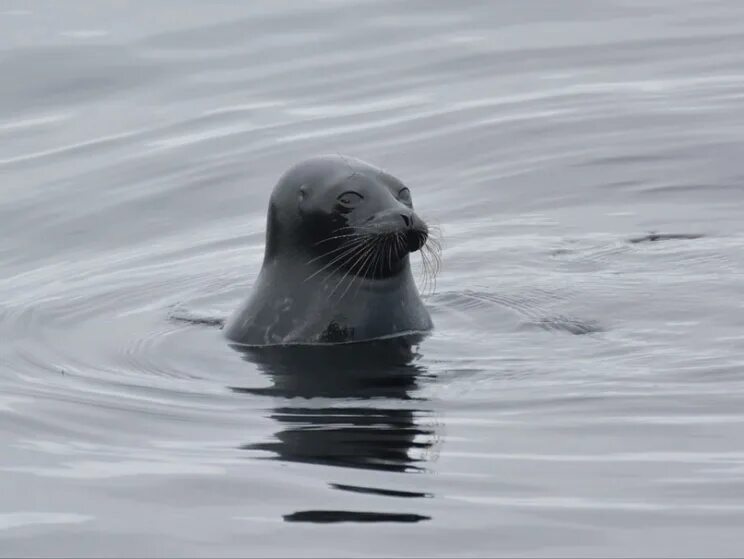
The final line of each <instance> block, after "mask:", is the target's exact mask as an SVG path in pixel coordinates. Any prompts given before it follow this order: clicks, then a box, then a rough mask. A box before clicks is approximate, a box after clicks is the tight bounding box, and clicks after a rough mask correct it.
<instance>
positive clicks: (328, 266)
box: [225, 155, 432, 346]
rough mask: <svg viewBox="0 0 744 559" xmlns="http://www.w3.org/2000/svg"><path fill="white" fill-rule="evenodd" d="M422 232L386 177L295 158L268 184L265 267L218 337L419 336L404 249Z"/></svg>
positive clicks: (349, 163) (348, 162)
mask: <svg viewBox="0 0 744 559" xmlns="http://www.w3.org/2000/svg"><path fill="white" fill-rule="evenodd" d="M427 238H428V228H427V226H426V224H425V223H424V222H423V221H422V220H421V219H420V218H419V217H418V215H416V213H415V212H414V210H413V201H412V199H411V192H410V190H409V189H408V187H406V186H405V185H404V184H403V183H402V182H401V181H400V180H398V179H396V178H395V177H393V176H392V175H390V174H388V173H386V172H384V171H382V170H381V169H378V168H376V167H374V166H372V165H369V164H367V163H364V162H362V161H359V160H357V159H353V158H350V157H344V156H340V155H332V156H321V157H315V158H312V159H308V160H306V161H303V162H301V163H299V164H297V165H295V166H294V167H292V168H290V169H289V170H288V171H287V172H286V173H285V174H284V175H283V176H282V177H281V179H280V180H279V182H278V183H277V185H276V186H275V187H274V190H273V192H272V194H271V199H270V202H269V211H268V218H267V228H266V249H265V254H264V262H263V266H262V268H261V272H260V273H259V276H258V279H257V281H256V284H255V285H254V286H253V289H252V292H251V294H250V296H249V297H248V299H247V301H246V302H245V303H244V304H243V306H242V307H241V308H240V309H238V311H237V312H236V313H235V314H234V315H233V316H232V317H231V318H230V320H229V321H228V323H227V324H226V327H225V331H226V335H227V337H228V339H230V340H231V341H233V342H236V343H239V344H244V345H249V346H272V345H314V344H332V343H344V342H358V341H369V340H375V339H379V338H386V337H394V336H403V335H410V334H417V333H418V334H420V333H424V332H426V331H428V330H430V329H431V327H432V323H431V318H430V317H429V313H428V312H427V310H426V308H425V307H424V304H423V302H422V301H421V298H420V297H419V293H418V290H417V289H416V285H415V282H414V281H413V277H412V274H411V268H410V263H409V254H410V253H411V252H414V251H417V250H420V249H421V248H422V247H423V246H424V244H425V243H426V241H427Z"/></svg>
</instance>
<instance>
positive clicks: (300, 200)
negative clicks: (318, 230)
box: [297, 184, 308, 215]
mask: <svg viewBox="0 0 744 559" xmlns="http://www.w3.org/2000/svg"><path fill="white" fill-rule="evenodd" d="M307 197H308V196H307V186H306V185H304V184H302V185H300V192H299V194H298V195H297V208H298V209H299V210H300V215H304V214H305V213H306V211H307Z"/></svg>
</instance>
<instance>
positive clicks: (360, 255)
mask: <svg viewBox="0 0 744 559" xmlns="http://www.w3.org/2000/svg"><path fill="white" fill-rule="evenodd" d="M373 249H374V244H370V245H368V246H367V247H366V248H363V249H361V251H360V252H361V254H359V256H358V257H357V259H356V260H355V261H354V263H353V264H352V265H351V266H349V268H348V269H347V270H346V273H345V274H344V275H343V276H341V279H340V280H338V283H336V285H335V286H334V287H333V289H332V290H331V292H330V293H329V294H328V297H329V298H330V297H331V296H332V295H333V294H334V293H335V292H336V290H337V289H338V288H339V287H340V286H341V284H342V283H343V282H344V280H345V279H346V278H347V277H348V276H349V274H350V273H351V272H352V271H353V270H354V269H355V268H356V267H357V265H358V264H359V262H360V261H361V260H362V258H364V257H365V256H366V255H367V254H369V253H370V251H372V250H373ZM352 281H353V277H352ZM339 300H340V299H339Z"/></svg>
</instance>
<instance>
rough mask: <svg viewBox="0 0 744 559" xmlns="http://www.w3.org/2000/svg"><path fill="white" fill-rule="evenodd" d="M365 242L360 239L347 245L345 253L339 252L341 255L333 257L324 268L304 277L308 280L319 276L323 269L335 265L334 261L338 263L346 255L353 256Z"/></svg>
mask: <svg viewBox="0 0 744 559" xmlns="http://www.w3.org/2000/svg"><path fill="white" fill-rule="evenodd" d="M364 244H365V242H364V240H360V241H359V242H357V243H354V244H352V245H351V246H347V247H345V248H346V249H347V250H346V251H345V252H343V253H341V254H339V255H336V256H335V257H334V258H333V259H332V260H331V261H330V262H328V263H327V264H326V265H325V266H323V267H322V268H320V269H319V270H316V271H315V272H313V273H312V274H310V275H309V276H307V277H306V278H305V279H304V281H308V280H310V279H312V278H314V277H315V276H317V275H318V274H319V273H321V272H322V271H323V270H325V269H327V268H328V267H329V266H332V265H333V264H334V263H336V262H337V261H339V260H342V259H343V258H344V257H346V256H353V254H354V252H355V251H356V250H357V249H362V248H363V247H364ZM341 265H342V266H343V262H342V263H341Z"/></svg>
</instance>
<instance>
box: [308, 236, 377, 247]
mask: <svg viewBox="0 0 744 559" xmlns="http://www.w3.org/2000/svg"><path fill="white" fill-rule="evenodd" d="M365 235H367V233H349V234H347V235H334V236H333V237H326V238H325V239H323V240H322V241H318V242H317V243H315V244H314V245H313V246H318V245H322V244H323V243H327V242H329V241H333V240H335V239H346V238H349V237H364V236H365Z"/></svg>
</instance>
